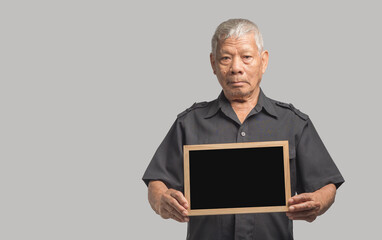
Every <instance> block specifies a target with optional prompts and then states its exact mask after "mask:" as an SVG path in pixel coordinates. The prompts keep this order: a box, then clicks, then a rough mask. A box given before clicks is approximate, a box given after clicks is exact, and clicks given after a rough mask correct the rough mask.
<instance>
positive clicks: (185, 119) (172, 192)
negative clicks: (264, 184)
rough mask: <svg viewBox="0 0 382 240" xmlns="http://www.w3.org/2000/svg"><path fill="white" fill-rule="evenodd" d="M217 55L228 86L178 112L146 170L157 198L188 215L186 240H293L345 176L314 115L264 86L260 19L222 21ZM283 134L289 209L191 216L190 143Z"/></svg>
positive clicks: (152, 197)
mask: <svg viewBox="0 0 382 240" xmlns="http://www.w3.org/2000/svg"><path fill="white" fill-rule="evenodd" d="M210 60H211V66H212V69H213V72H214V74H215V75H216V77H217V79H218V81H219V83H220V85H221V86H222V89H223V90H222V92H221V94H220V95H219V97H218V98H217V99H216V100H214V101H211V102H202V103H196V104H194V105H192V106H191V107H190V108H188V109H187V110H186V111H184V112H182V113H180V114H179V115H178V117H177V119H176V121H175V123H174V124H173V125H172V127H171V129H170V131H169V132H168V134H167V136H166V137H165V139H164V140H163V142H162V144H161V145H160V146H159V148H158V150H157V151H156V153H155V155H154V157H153V159H152V160H151V162H150V164H149V166H148V168H147V170H146V172H145V174H144V176H143V180H144V182H145V183H146V184H147V185H148V198H149V202H150V205H151V207H152V208H153V210H154V211H155V212H156V213H157V214H159V215H160V216H161V217H163V218H165V219H167V218H172V219H174V220H176V221H178V222H188V233H187V239H195V240H201V239H222V240H225V239H261V240H267V239H278V240H280V239H293V232H292V220H305V221H308V222H312V221H314V220H315V219H316V217H317V216H319V215H321V214H323V213H324V212H325V211H326V210H328V208H329V207H330V206H331V205H332V204H333V202H334V198H335V194H336V189H337V188H338V187H339V186H340V185H341V184H342V183H343V182H344V179H343V177H342V176H341V174H340V172H339V171H338V169H337V167H336V165H335V164H334V162H333V160H332V159H331V157H330V155H329V153H328V152H327V150H326V148H325V146H324V144H323V143H322V141H321V139H320V137H319V135H318V134H317V132H316V130H315V128H314V126H313V124H312V121H311V120H310V118H309V117H308V115H306V114H304V113H302V112H300V111H299V110H298V109H296V108H295V107H294V106H293V105H292V104H286V103H282V102H278V101H275V100H273V99H270V98H268V97H267V96H266V95H265V94H264V92H263V91H262V89H261V88H260V82H261V79H262V75H263V74H264V72H265V70H266V68H267V64H268V51H266V50H264V49H263V40H262V36H261V34H260V32H259V30H258V28H257V26H256V25H255V24H254V23H252V22H250V21H248V20H245V19H230V20H228V21H226V22H223V23H221V24H220V25H219V26H218V28H217V29H216V31H215V34H214V36H213V38H212V53H211V54H210ZM277 140H288V141H289V155H290V171H291V190H292V195H294V196H293V197H292V198H290V199H289V201H288V205H289V211H288V212H287V213H285V212H281V213H258V214H237V215H215V216H195V217H188V216H187V210H186V209H187V208H188V202H187V200H186V199H185V197H184V195H183V193H182V192H183V152H182V151H183V150H182V149H183V145H189V144H212V143H236V142H257V141H277ZM248 191H256V190H255V189H248ZM296 194H297V195H296Z"/></svg>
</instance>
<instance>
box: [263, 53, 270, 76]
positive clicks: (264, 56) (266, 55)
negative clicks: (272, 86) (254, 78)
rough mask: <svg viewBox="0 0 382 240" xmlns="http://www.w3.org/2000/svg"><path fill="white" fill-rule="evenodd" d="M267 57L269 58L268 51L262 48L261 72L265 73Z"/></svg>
mask: <svg viewBox="0 0 382 240" xmlns="http://www.w3.org/2000/svg"><path fill="white" fill-rule="evenodd" d="M268 59H269V53H268V51H267V50H264V51H263V52H262V53H261V64H262V66H261V71H262V72H263V74H264V73H265V70H267V67H268Z"/></svg>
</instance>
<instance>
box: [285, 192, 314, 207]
mask: <svg viewBox="0 0 382 240" xmlns="http://www.w3.org/2000/svg"><path fill="white" fill-rule="evenodd" d="M311 200H313V199H312V195H311V194H310V193H302V194H299V195H296V196H293V197H292V198H290V199H289V201H288V203H289V205H294V204H298V203H302V202H307V201H311Z"/></svg>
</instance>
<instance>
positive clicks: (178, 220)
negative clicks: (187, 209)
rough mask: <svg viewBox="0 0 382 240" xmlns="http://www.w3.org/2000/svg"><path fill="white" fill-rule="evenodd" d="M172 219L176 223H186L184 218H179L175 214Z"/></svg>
mask: <svg viewBox="0 0 382 240" xmlns="http://www.w3.org/2000/svg"><path fill="white" fill-rule="evenodd" d="M171 218H172V219H174V220H175V221H177V222H181V223H182V222H185V220H184V218H183V217H179V216H178V215H175V214H173V215H172V216H171Z"/></svg>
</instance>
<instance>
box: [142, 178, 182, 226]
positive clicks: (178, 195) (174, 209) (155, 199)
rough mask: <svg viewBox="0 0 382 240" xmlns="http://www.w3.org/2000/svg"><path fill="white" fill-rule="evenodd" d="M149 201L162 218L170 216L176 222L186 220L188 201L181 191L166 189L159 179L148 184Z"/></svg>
mask: <svg viewBox="0 0 382 240" xmlns="http://www.w3.org/2000/svg"><path fill="white" fill-rule="evenodd" d="M149 202H150V205H151V207H152V208H153V209H154V211H155V212H156V213H157V214H159V215H160V216H161V217H162V218H164V219H168V218H172V219H174V220H176V221H178V222H188V221H189V218H188V212H187V208H188V202H187V200H186V198H185V197H184V196H183V193H182V192H179V191H177V190H175V189H168V188H167V187H166V185H165V184H164V183H163V182H161V181H151V182H150V184H149Z"/></svg>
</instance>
